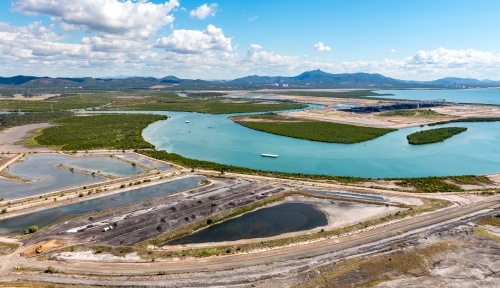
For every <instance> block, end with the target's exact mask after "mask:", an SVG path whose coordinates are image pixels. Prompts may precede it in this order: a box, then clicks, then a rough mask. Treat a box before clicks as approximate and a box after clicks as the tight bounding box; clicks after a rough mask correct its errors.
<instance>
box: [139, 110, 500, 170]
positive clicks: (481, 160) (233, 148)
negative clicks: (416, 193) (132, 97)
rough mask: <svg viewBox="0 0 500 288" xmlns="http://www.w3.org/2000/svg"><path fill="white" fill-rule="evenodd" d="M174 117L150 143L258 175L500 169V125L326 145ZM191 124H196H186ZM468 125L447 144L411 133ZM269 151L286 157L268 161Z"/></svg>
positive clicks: (223, 120)
mask: <svg viewBox="0 0 500 288" xmlns="http://www.w3.org/2000/svg"><path fill="white" fill-rule="evenodd" d="M159 113H162V114H163V113H164V114H168V115H169V116H170V118H169V119H168V120H165V121H159V122H156V123H153V124H151V125H150V126H148V127H147V128H146V129H145V130H144V131H143V133H142V134H143V137H144V138H145V139H146V141H148V142H150V143H152V144H154V145H155V146H156V149H158V150H166V151H168V152H173V153H177V154H180V155H182V156H184V157H188V158H192V159H201V160H207V161H213V162H217V163H223V164H229V165H235V166H242V167H249V168H252V169H256V170H268V171H283V172H297V173H308V174H327V175H345V176H359V177H373V178H385V177H425V176H445V175H466V174H493V173H498V172H500V148H499V147H500V123H498V122H490V123H454V124H449V125H440V126H434V127H411V128H406V129H401V130H398V131H395V132H392V133H389V134H386V135H385V136H382V137H379V138H377V139H374V140H371V141H366V142H362V143H357V144H332V143H322V142H315V141H308V140H301V139H294V138H290V137H283V136H278V135H273V134H269V133H265V132H260V131H255V130H252V129H248V128H246V127H243V126H241V125H239V124H236V123H234V122H232V121H231V120H230V119H228V115H209V114H200V113H187V112H159ZM186 121H189V123H186ZM447 126H460V127H467V128H468V130H467V132H465V133H462V134H460V135H456V136H454V137H453V138H451V139H448V140H446V141H444V142H441V143H435V144H429V145H418V146H415V145H410V144H408V141H407V139H406V136H407V135H408V134H410V133H413V132H416V131H420V130H426V129H431V128H438V127H447ZM263 153H268V154H278V155H279V158H265V157H261V156H260V155H261V154H263Z"/></svg>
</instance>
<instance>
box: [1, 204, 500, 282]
mask: <svg viewBox="0 0 500 288" xmlns="http://www.w3.org/2000/svg"><path fill="white" fill-rule="evenodd" d="M498 204H500V195H499V196H492V197H489V198H488V199H487V200H486V201H482V202H476V203H472V204H470V205H467V206H464V205H462V206H456V207H454V208H450V209H445V210H441V211H438V212H435V213H430V214H426V215H421V216H417V217H414V218H411V219H407V220H403V221H400V222H396V223H394V224H391V225H388V226H385V227H381V228H378V229H374V230H371V231H366V232H362V233H359V234H355V235H351V236H347V237H344V238H339V239H330V240H325V241H321V242H316V243H311V244H305V245H301V246H295V247H286V248H281V249H275V250H270V251H262V252H258V253H252V254H236V255H231V256H226V257H214V258H201V259H188V260H169V261H162V262H152V263H85V262H78V263H62V262H54V261H37V260H36V259H25V258H15V257H13V256H12V255H10V256H8V258H5V257H2V258H4V259H1V258H0V260H2V261H1V263H3V264H2V268H1V269H0V271H1V273H2V274H5V273H6V272H7V271H8V270H10V269H12V268H13V267H15V266H27V267H37V268H40V269H46V268H47V267H48V266H49V265H51V266H53V267H55V268H56V269H58V270H61V271H64V272H65V273H68V274H92V275H129V276H133V275H155V274H156V273H158V271H165V272H166V273H196V272H203V271H221V270H231V269H237V268H245V267H250V266H258V265H272V264H273V263H279V262H282V261H287V260H295V259H297V260H299V259H305V258H309V257H313V256H317V255H322V254H327V253H332V252H335V253H337V252H338V251H341V250H344V249H348V248H352V247H358V246H360V245H364V244H369V243H374V242H377V241H380V240H384V239H388V238H390V237H394V236H396V237H398V234H401V233H402V232H409V231H414V230H416V229H421V228H425V227H429V226H431V225H436V224H439V223H443V222H445V221H448V220H452V219H457V218H459V217H462V216H464V215H468V214H471V213H474V212H477V211H481V210H485V209H488V208H489V207H491V206H493V205H498ZM59 281H60V279H59Z"/></svg>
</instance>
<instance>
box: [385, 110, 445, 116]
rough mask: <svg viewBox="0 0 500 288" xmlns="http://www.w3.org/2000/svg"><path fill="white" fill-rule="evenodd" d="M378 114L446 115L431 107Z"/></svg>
mask: <svg viewBox="0 0 500 288" xmlns="http://www.w3.org/2000/svg"><path fill="white" fill-rule="evenodd" d="M378 116H401V117H413V116H418V117H435V116H445V115H444V114H441V113H437V112H436V111H434V110H430V109H410V110H406V109H401V110H394V111H386V112H382V113H380V114H378Z"/></svg>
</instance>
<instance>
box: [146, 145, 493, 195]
mask: <svg viewBox="0 0 500 288" xmlns="http://www.w3.org/2000/svg"><path fill="white" fill-rule="evenodd" d="M138 152H139V153H141V154H144V155H146V156H149V157H152V158H155V159H158V160H162V161H166V162H170V163H174V164H177V165H181V166H184V167H190V168H196V169H204V170H212V171H226V172H232V173H239V174H248V175H260V176H265V177H274V178H283V179H294V180H312V181H336V182H340V183H343V184H353V183H358V182H370V181H373V179H372V178H362V177H351V176H333V175H318V174H303V173H287V172H277V171H264V170H255V169H250V168H245V167H238V166H232V165H225V164H219V163H215V162H210V161H204V160H197V159H190V158H186V157H184V156H181V155H179V154H175V153H168V152H166V151H157V150H140V151H138ZM384 180H388V181H396V182H395V184H396V185H398V186H401V187H414V188H415V190H416V191H415V192H431V193H434V192H458V191H462V188H460V187H459V186H458V185H464V184H468V185H481V184H491V183H492V181H491V180H490V179H489V178H488V177H485V176H475V175H464V176H443V177H424V178H385V179H384ZM446 181H448V182H451V183H456V184H450V183H447V182H446ZM457 184H458V185H457Z"/></svg>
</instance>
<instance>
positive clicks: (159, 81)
mask: <svg viewBox="0 0 500 288" xmlns="http://www.w3.org/2000/svg"><path fill="white" fill-rule="evenodd" d="M0 86H1V87H2V88H9V87H11V88H14V87H18V88H25V89H29V88H65V89H68V88H78V89H83V90H96V89H97V90H104V89H106V90H113V89H119V90H123V89H125V90H126V89H151V88H157V89H169V88H170V89H242V88H265V87H269V86H270V87H282V88H283V87H286V88H367V89H374V88H386V89H395V88H463V87H464V86H465V87H467V88H469V87H481V88H484V87H500V81H494V80H477V79H471V78H452V77H448V78H442V79H438V80H434V81H407V80H399V79H395V78H390V77H386V76H383V75H381V74H371V73H341V74H332V73H327V72H323V71H321V70H313V71H307V72H304V73H302V74H300V75H297V76H293V77H283V76H257V75H253V76H246V77H242V78H237V79H233V80H214V81H206V80H200V79H196V80H191V79H181V78H178V77H175V76H166V77H163V78H154V77H137V76H136V77H124V76H119V77H106V78H92V77H83V78H51V77H35V76H14V77H0Z"/></svg>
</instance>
